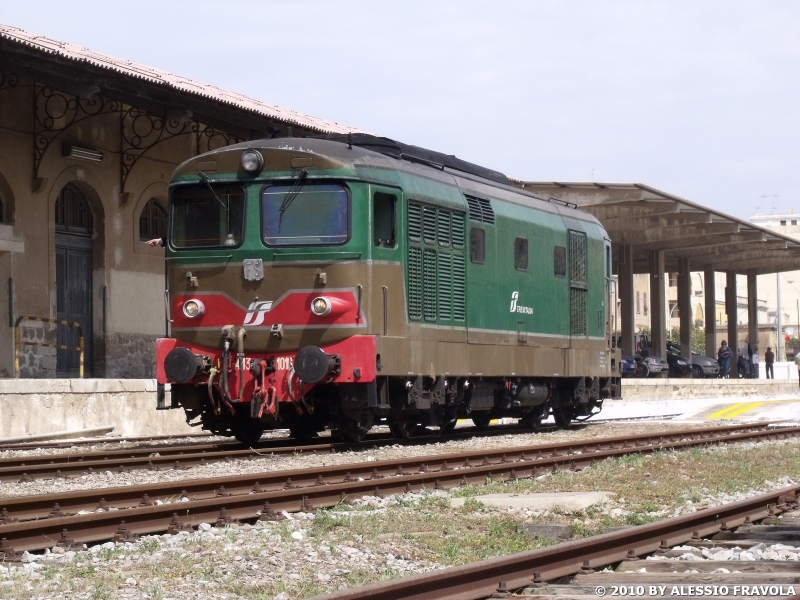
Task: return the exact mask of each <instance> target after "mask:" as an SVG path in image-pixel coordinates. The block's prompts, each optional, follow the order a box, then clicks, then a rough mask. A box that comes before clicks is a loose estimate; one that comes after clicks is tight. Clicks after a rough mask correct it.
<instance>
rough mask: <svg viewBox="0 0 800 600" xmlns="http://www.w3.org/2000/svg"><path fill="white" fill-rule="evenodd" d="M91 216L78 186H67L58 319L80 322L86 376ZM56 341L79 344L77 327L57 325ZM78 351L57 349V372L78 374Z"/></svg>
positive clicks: (59, 216)
mask: <svg viewBox="0 0 800 600" xmlns="http://www.w3.org/2000/svg"><path fill="white" fill-rule="evenodd" d="M91 232H92V216H91V211H90V210H89V205H88V203H87V202H86V199H85V198H84V197H83V195H82V194H81V193H80V191H79V190H77V188H74V187H73V186H67V187H65V188H64V190H62V192H61V194H60V195H59V198H58V201H57V204H56V312H57V316H56V318H57V319H58V320H60V321H74V322H77V323H80V325H81V328H82V333H83V338H84V377H90V376H91V373H92V368H91V367H92V238H91ZM56 340H57V341H56V343H57V344H59V345H65V346H74V347H77V346H78V345H79V334H78V330H77V328H75V327H68V326H65V325H58V327H57V334H56ZM79 366H80V360H79V354H78V352H74V351H71V350H57V353H56V375H57V376H58V377H78V376H79Z"/></svg>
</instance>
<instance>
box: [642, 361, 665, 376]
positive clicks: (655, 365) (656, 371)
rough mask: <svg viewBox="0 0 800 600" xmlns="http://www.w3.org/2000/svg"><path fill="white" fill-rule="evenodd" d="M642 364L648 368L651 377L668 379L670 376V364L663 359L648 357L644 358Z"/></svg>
mask: <svg viewBox="0 0 800 600" xmlns="http://www.w3.org/2000/svg"><path fill="white" fill-rule="evenodd" d="M642 362H643V363H644V364H645V365H646V366H647V369H648V371H649V373H650V375H649V376H650V377H667V376H669V363H667V361H665V360H664V359H663V358H659V357H657V356H647V357H645V358H642Z"/></svg>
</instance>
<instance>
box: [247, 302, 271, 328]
mask: <svg viewBox="0 0 800 600" xmlns="http://www.w3.org/2000/svg"><path fill="white" fill-rule="evenodd" d="M271 308H272V300H261V301H256V302H253V303H252V304H251V305H250V306H249V307H248V308H247V314H246V315H245V317H244V323H243V325H253V326H258V325H263V323H264V318H265V317H266V316H267V313H268V312H269V311H270V309H271Z"/></svg>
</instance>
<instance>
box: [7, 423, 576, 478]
mask: <svg viewBox="0 0 800 600" xmlns="http://www.w3.org/2000/svg"><path fill="white" fill-rule="evenodd" d="M585 426H586V425H583V424H573V425H571V426H570V427H571V428H573V429H578V428H583V427H585ZM549 429H556V427H552V428H546V429H543V430H542V431H546V430H549ZM519 432H520V428H519V426H518V425H498V426H493V427H491V428H490V429H488V430H481V429H478V428H476V427H469V428H464V429H462V430H459V431H456V432H454V433H450V434H447V435H438V434H430V435H418V436H415V437H412V438H409V439H402V440H398V439H396V438H395V437H393V436H392V435H391V434H389V433H380V432H376V433H373V434H371V435H370V436H368V437H367V439H365V440H364V441H362V442H357V443H349V442H348V443H345V442H335V441H332V442H321V441H320V440H319V439H315V440H310V441H305V442H298V441H295V442H294V443H289V444H287V441H290V440H289V439H283V438H281V439H269V440H264V441H262V442H259V443H258V444H254V445H253V446H252V447H248V446H245V445H244V444H241V443H239V442H220V443H212V444H186V445H182V446H169V445H158V446H147V447H140V448H130V449H127V448H126V449H121V450H104V451H91V452H75V453H69V454H56V455H48V454H37V455H26V456H16V457H11V458H2V459H0V482H9V481H30V480H33V479H43V478H52V477H70V476H79V475H83V474H86V473H92V472H94V471H120V472H123V471H125V470H126V469H130V470H135V469H185V468H188V467H191V466H196V465H202V464H206V463H210V462H216V461H224V460H236V459H238V460H242V459H245V460H248V459H250V460H257V459H260V458H265V457H267V458H271V457H273V456H278V455H293V454H329V453H336V452H347V451H350V450H363V449H367V448H374V447H381V446H392V445H404V446H411V445H424V444H429V443H431V442H445V441H451V440H461V439H470V438H474V437H493V436H498V435H507V434H509V433H519Z"/></svg>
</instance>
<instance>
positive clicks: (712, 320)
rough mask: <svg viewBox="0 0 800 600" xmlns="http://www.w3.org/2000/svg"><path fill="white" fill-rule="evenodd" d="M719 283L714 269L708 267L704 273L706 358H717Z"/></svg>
mask: <svg viewBox="0 0 800 600" xmlns="http://www.w3.org/2000/svg"><path fill="white" fill-rule="evenodd" d="M716 290H717V282H716V278H715V273H714V269H713V268H710V267H707V268H706V269H705V271H703V294H704V297H705V301H706V306H705V316H706V319H705V321H706V356H710V357H711V358H716V357H717V299H716V297H715V295H716Z"/></svg>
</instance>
